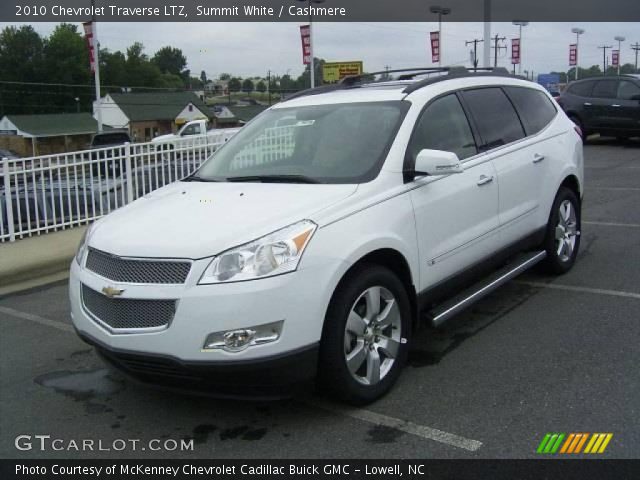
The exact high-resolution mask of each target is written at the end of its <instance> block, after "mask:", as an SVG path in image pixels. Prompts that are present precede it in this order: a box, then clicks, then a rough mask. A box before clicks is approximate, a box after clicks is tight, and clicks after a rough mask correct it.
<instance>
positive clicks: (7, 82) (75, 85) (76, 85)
mask: <svg viewBox="0 0 640 480" xmlns="http://www.w3.org/2000/svg"><path fill="white" fill-rule="evenodd" d="M0 84H5V85H32V86H40V87H69V88H94V84H93V83H90V84H84V83H47V82H21V81H12V80H0ZM100 87H101V88H117V89H120V90H122V89H133V88H138V89H144V90H161V91H171V92H192V91H193V89H192V90H189V89H186V88H185V89H180V88H171V87H143V86H133V85H101V86H100Z"/></svg>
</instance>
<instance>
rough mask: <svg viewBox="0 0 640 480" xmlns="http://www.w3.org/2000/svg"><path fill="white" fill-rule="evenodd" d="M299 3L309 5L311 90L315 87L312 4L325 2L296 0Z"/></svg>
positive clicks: (319, 0) (320, 0)
mask: <svg viewBox="0 0 640 480" xmlns="http://www.w3.org/2000/svg"><path fill="white" fill-rule="evenodd" d="M298 1H299V2H306V3H308V4H309V57H310V63H309V74H310V79H311V88H314V87H315V86H316V79H315V76H316V74H315V70H316V62H315V60H314V57H313V13H312V10H311V9H312V4H314V3H316V4H317V3H324V1H325V0H298Z"/></svg>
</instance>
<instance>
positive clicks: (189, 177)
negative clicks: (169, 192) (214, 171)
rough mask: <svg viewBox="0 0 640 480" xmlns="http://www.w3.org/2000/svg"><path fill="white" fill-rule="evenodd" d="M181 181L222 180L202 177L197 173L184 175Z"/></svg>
mask: <svg viewBox="0 0 640 480" xmlns="http://www.w3.org/2000/svg"><path fill="white" fill-rule="evenodd" d="M180 181H181V182H221V181H222V180H219V179H216V178H203V177H199V176H198V175H189V176H188V177H184V178H183V179H182V180H180Z"/></svg>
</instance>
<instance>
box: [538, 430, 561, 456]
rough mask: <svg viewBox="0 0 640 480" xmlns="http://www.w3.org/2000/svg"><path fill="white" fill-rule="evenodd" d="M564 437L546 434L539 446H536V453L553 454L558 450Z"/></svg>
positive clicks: (559, 434) (556, 434)
mask: <svg viewBox="0 0 640 480" xmlns="http://www.w3.org/2000/svg"><path fill="white" fill-rule="evenodd" d="M564 437H565V434H564V433H547V434H546V435H545V436H544V438H543V439H542V441H541V442H540V445H538V449H537V450H536V451H537V452H538V453H550V454H554V453H556V452H557V451H558V449H559V448H560V445H561V444H562V440H564Z"/></svg>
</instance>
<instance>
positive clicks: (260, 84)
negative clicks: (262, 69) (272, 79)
mask: <svg viewBox="0 0 640 480" xmlns="http://www.w3.org/2000/svg"><path fill="white" fill-rule="evenodd" d="M256 90H257V91H259V92H260V93H264V92H266V91H267V84H266V83H264V81H262V80H260V81H259V82H258V84H257V85H256Z"/></svg>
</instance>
